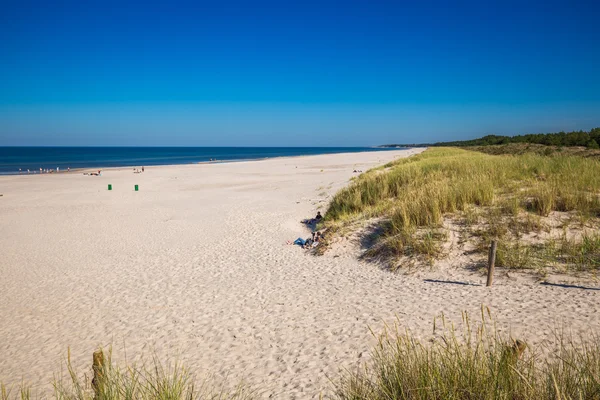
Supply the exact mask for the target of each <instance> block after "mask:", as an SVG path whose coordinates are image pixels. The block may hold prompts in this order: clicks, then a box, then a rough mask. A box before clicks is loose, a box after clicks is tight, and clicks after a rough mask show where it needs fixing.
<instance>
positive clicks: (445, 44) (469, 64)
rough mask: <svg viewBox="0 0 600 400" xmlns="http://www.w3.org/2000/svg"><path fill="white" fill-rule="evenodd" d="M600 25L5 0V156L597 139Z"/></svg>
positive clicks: (307, 8) (394, 4) (543, 9)
mask: <svg viewBox="0 0 600 400" xmlns="http://www.w3.org/2000/svg"><path fill="white" fill-rule="evenodd" d="M417 3H418V4H417ZM598 21H600V3H599V2H597V1H587V2H583V1H570V2H567V1H564V2H553V1H545V2H539V3H537V2H535V1H527V2H522V1H521V2H510V1H498V2H493V1H477V2H456V3H454V4H452V5H449V4H448V2H434V1H424V2H412V1H411V2H401V1H389V2H388V1H378V2H373V1H364V2H353V1H343V2H341V1H340V2H329V1H318V2H316V1H315V2H312V1H302V2H285V1H273V2H264V1H263V2H261V1H247V2H239V1H234V2H232V1H223V2H201V1H197V2H174V1H171V2H151V1H149V2H140V3H131V2H129V3H127V2H124V1H122V2H110V1H104V2H98V3H94V2H82V1H77V2H60V1H59V2H57V3H52V2H28V1H19V2H10V3H6V4H2V6H1V11H0V145H150V146H154V145H177V146H186V145H195V146H219V145H222V146H227V145H242V146H265V145H274V146H302V145H305V146H306V145H308V146H318V145H323V146H339V145H348V146H362V145H376V144H382V143H390V142H394V143H412V142H427V141H438V140H455V139H465V138H472V137H477V136H482V135H485V134H489V133H498V134H518V133H534V132H549V131H560V130H578V129H585V130H587V129H590V128H592V127H595V126H600V73H598V71H599V70H600V29H598Z"/></svg>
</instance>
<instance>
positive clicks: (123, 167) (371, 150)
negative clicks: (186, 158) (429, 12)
mask: <svg viewBox="0 0 600 400" xmlns="http://www.w3.org/2000/svg"><path fill="white" fill-rule="evenodd" d="M132 148H135V147H132ZM411 149H417V150H418V149H421V148H418V147H406V148H402V149H391V148H390V149H384V148H380V147H376V146H375V147H370V148H368V149H365V150H361V151H355V152H347V151H346V152H339V153H319V154H298V155H282V156H271V157H269V156H267V157H259V158H239V159H237V158H233V159H222V160H221V159H218V160H217V159H215V160H213V161H210V160H206V161H192V162H184V163H175V164H172V163H166V164H136V165H118V166H108V167H102V166H98V165H96V166H89V167H76V168H71V170H70V171H69V172H67V171H66V169H65V170H62V171H61V172H56V171H54V170H53V172H47V173H46V172H42V173H40V172H39V169H38V170H35V171H32V172H30V173H27V172H23V171H22V172H19V171H17V172H0V177H2V176H22V175H23V176H31V175H62V174H70V173H74V172H89V171H97V170H126V169H129V168H141V167H142V166H144V167H152V168H154V167H168V166H184V165H196V164H201V165H204V164H226V163H238V162H249V161H261V160H269V159H285V158H296V157H310V156H320V155H335V154H361V153H377V152H386V151H407V150H411Z"/></svg>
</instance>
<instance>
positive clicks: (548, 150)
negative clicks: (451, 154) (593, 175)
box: [467, 143, 600, 158]
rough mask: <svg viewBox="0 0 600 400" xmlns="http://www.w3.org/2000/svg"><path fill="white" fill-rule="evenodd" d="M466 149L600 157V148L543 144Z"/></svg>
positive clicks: (512, 144)
mask: <svg viewBox="0 0 600 400" xmlns="http://www.w3.org/2000/svg"><path fill="white" fill-rule="evenodd" d="M467 149H468V150H473V151H479V152H482V153H487V154H494V155H501V154H511V155H518V154H526V153H534V154H538V155H541V156H567V155H568V156H579V157H595V158H600V150H598V149H594V148H583V147H562V146H546V145H543V144H530V143H509V144H499V145H491V146H471V147H468V148H467Z"/></svg>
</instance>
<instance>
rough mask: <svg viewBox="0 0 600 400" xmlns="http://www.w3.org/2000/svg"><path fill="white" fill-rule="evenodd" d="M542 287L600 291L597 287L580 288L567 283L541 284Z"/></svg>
mask: <svg viewBox="0 0 600 400" xmlns="http://www.w3.org/2000/svg"><path fill="white" fill-rule="evenodd" d="M540 285H544V286H556V287H561V288H565V289H583V290H600V288H595V287H587V286H578V285H568V284H565V283H550V282H541V283H540Z"/></svg>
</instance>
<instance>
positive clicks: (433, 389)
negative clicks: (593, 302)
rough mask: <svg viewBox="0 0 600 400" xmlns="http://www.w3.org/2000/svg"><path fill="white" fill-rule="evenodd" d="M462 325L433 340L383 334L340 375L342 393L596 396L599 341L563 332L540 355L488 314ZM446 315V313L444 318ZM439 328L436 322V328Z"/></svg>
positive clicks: (421, 398) (388, 397)
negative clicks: (360, 362)
mask: <svg viewBox="0 0 600 400" xmlns="http://www.w3.org/2000/svg"><path fill="white" fill-rule="evenodd" d="M463 318H464V320H463V321H464V324H463V329H462V330H461V331H457V330H455V329H454V327H449V326H445V325H444V327H443V328H442V330H443V333H442V334H441V335H440V336H439V337H437V338H436V339H435V340H434V342H433V343H424V342H421V341H419V340H417V339H415V338H414V337H412V336H411V335H410V334H408V333H399V332H398V331H397V330H396V331H391V332H390V331H387V332H385V333H384V334H383V335H381V336H380V337H379V341H378V345H377V347H376V348H375V350H374V352H373V357H372V360H371V361H370V363H369V364H368V365H367V366H366V367H363V368H361V369H358V370H357V371H348V372H346V373H345V374H344V375H343V377H342V378H341V379H340V380H339V381H338V382H337V386H336V398H337V399H340V400H359V399H360V400H384V399H385V400H392V399H415V400H426V399H427V400H429V399H432V400H433V399H481V400H486V399H490V400H492V399H539V400H544V399H548V400H550V399H563V400H567V399H573V400H575V399H597V398H600V342H599V341H598V340H597V339H598V338H593V339H592V340H588V341H577V340H573V339H572V338H570V337H569V336H568V335H566V334H564V333H562V334H557V341H556V343H553V344H552V345H550V347H549V348H548V349H547V350H549V353H547V354H545V355H543V356H541V355H540V354H541V353H540V354H536V351H537V350H538V349H531V348H527V345H526V343H525V342H523V341H520V340H513V339H511V338H509V337H506V336H505V335H501V334H499V333H498V331H497V330H496V329H495V328H494V327H493V326H492V327H488V325H487V324H486V322H485V319H483V320H482V322H481V323H480V324H479V325H478V326H477V327H476V328H475V329H472V328H471V324H470V322H469V320H468V317H467V316H466V315H464V316H463ZM444 322H445V320H444ZM434 330H435V328H434Z"/></svg>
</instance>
